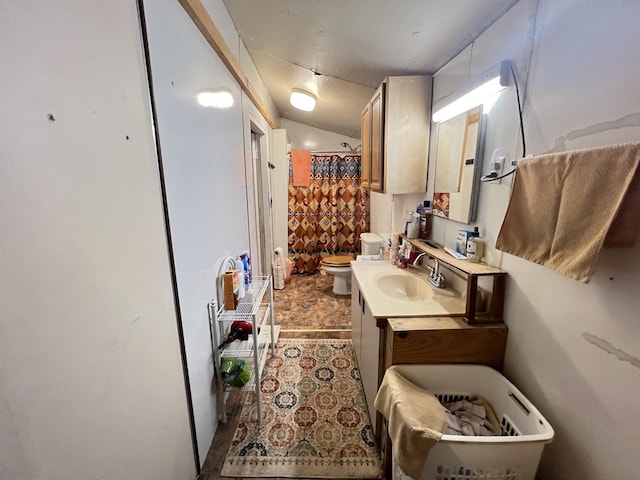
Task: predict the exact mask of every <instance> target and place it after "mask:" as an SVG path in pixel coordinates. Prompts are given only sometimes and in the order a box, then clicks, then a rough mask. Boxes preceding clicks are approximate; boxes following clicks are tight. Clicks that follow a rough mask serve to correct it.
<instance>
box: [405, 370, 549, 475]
mask: <svg viewBox="0 0 640 480" xmlns="http://www.w3.org/2000/svg"><path fill="white" fill-rule="evenodd" d="M395 368H396V369H397V371H398V373H400V374H401V375H402V376H404V377H405V378H407V379H409V380H410V381H412V382H413V383H415V384H416V385H418V386H420V387H422V388H424V389H426V390H428V391H430V392H431V393H433V394H434V395H435V396H436V397H438V399H439V400H440V401H441V402H442V403H448V402H453V401H457V400H461V399H465V398H466V399H468V398H469V397H473V396H482V397H484V398H486V399H487V400H488V401H489V403H490V404H491V406H492V407H493V409H494V410H495V413H496V416H497V417H498V421H499V422H500V427H501V429H502V436H490V437H485V436H462V435H443V436H442V439H441V440H440V441H439V442H438V443H437V444H436V445H435V446H434V447H433V448H432V449H431V451H430V452H429V456H428V457H427V461H426V462H425V466H424V468H423V470H422V475H421V476H420V480H485V479H487V480H488V479H491V480H534V479H535V475H536V471H537V469H538V464H539V463H540V457H541V456H542V450H543V448H544V445H545V444H547V443H549V442H551V440H552V439H553V428H551V425H549V423H548V422H547V421H546V420H545V418H544V417H543V416H542V415H541V414H540V412H539V411H538V410H537V409H536V408H535V407H534V406H533V405H532V404H531V402H529V400H527V398H526V397H525V396H524V395H523V394H522V393H521V392H520V391H519V390H518V389H517V388H516V387H515V386H514V385H513V384H511V382H509V381H508V380H507V379H506V378H505V377H504V376H503V375H501V374H500V373H499V372H497V371H495V370H493V369H492V368H490V367H485V366H482V365H397V366H395ZM393 478H394V480H404V479H408V478H411V477H409V476H407V475H405V474H404V473H403V472H402V470H400V468H399V467H398V466H397V465H396V463H395V460H394V462H393Z"/></svg>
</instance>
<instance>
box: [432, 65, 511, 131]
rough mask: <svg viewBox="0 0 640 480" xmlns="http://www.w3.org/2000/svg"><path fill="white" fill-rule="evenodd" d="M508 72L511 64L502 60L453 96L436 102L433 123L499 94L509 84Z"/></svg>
mask: <svg viewBox="0 0 640 480" xmlns="http://www.w3.org/2000/svg"><path fill="white" fill-rule="evenodd" d="M510 70H511V64H510V63H509V61H508V60H504V61H502V62H500V63H498V64H497V65H494V66H493V67H491V68H490V69H489V70H487V71H486V72H484V73H483V74H482V75H480V76H478V77H477V78H475V79H474V80H473V81H472V82H470V83H468V84H467V85H465V87H464V88H462V89H461V90H459V91H457V92H455V93H454V94H453V95H450V96H448V97H446V98H444V99H442V100H440V101H438V102H436V103H435V104H434V106H433V111H434V113H433V117H432V119H433V121H434V122H436V123H438V122H444V121H445V120H448V119H450V118H453V117H455V116H457V115H460V114H461V113H463V112H466V111H467V110H469V109H471V108H473V107H476V106H478V105H480V104H482V103H484V101H485V100H487V99H489V98H490V97H492V96H493V95H495V94H496V93H498V92H500V91H501V90H502V89H504V88H505V87H506V86H507V85H508V84H509V72H510ZM452 98H453V99H454V100H453V101H451V100H452Z"/></svg>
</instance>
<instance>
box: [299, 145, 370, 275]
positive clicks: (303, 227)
mask: <svg viewBox="0 0 640 480" xmlns="http://www.w3.org/2000/svg"><path fill="white" fill-rule="evenodd" d="M360 183H361V177H360V155H352V154H346V155H345V154H342V155H337V154H312V155H311V172H310V180H309V186H308V187H302V186H295V185H294V182H293V169H292V167H291V160H289V208H288V223H289V229H288V230H289V259H290V260H291V261H292V262H293V271H294V272H295V273H314V272H316V271H317V270H318V267H319V264H320V261H321V259H322V257H325V256H329V255H347V254H352V255H355V254H356V253H358V252H359V251H360V234H361V233H362V232H368V231H369V192H368V190H365V189H363V188H362V187H361V186H360Z"/></svg>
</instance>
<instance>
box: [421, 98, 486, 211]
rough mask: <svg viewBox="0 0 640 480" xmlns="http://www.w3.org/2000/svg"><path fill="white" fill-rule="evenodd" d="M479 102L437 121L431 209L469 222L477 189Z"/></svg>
mask: <svg viewBox="0 0 640 480" xmlns="http://www.w3.org/2000/svg"><path fill="white" fill-rule="evenodd" d="M482 118H483V115H482V106H479V107H475V108H472V109H471V110H468V111H467V112H465V113H461V114H460V115H458V116H457V117H453V118H451V119H449V120H447V121H445V122H441V123H439V124H438V136H437V146H436V171H435V186H434V194H433V213H434V214H435V215H438V216H439V217H444V218H448V219H450V220H455V221H456V222H462V223H470V222H471V221H473V220H474V219H475V216H476V207H477V203H478V202H477V200H478V191H479V180H480V171H481V165H482V152H483V150H484V122H483V120H482Z"/></svg>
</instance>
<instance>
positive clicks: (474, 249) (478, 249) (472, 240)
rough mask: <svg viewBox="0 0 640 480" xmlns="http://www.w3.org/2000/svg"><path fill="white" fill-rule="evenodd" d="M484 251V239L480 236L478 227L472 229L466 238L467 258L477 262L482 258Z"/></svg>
mask: <svg viewBox="0 0 640 480" xmlns="http://www.w3.org/2000/svg"><path fill="white" fill-rule="evenodd" d="M483 253H484V239H482V238H481V237H480V232H479V231H478V227H475V228H474V229H473V233H472V235H471V237H469V240H467V260H468V261H470V262H472V263H478V262H479V261H481V260H482V255H483Z"/></svg>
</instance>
